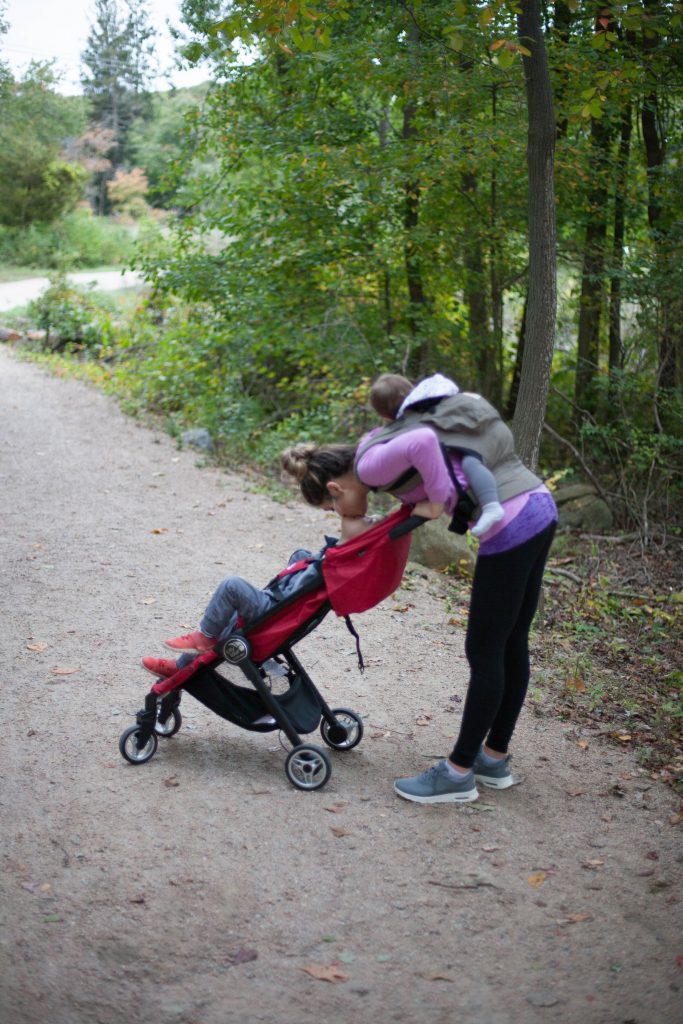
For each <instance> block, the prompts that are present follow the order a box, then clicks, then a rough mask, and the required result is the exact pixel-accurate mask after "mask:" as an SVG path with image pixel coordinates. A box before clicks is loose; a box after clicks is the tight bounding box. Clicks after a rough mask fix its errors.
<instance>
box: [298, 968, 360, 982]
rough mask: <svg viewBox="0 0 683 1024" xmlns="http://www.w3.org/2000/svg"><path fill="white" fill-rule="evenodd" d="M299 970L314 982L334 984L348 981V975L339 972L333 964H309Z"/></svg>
mask: <svg viewBox="0 0 683 1024" xmlns="http://www.w3.org/2000/svg"><path fill="white" fill-rule="evenodd" d="M301 970H302V971H305V972H306V974H310V976H311V977H312V978H315V979H316V981H330V982H332V983H334V984H336V983H337V982H339V981H348V980H349V976H348V974H344V972H343V971H340V970H339V968H338V967H336V966H335V964H309V965H308V966H307V967H302V968H301Z"/></svg>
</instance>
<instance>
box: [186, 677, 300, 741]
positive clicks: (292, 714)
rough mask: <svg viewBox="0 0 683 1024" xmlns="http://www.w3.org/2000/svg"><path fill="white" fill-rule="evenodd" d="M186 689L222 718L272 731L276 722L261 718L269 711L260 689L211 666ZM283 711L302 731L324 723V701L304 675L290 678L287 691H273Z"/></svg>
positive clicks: (293, 725)
mask: <svg viewBox="0 0 683 1024" xmlns="http://www.w3.org/2000/svg"><path fill="white" fill-rule="evenodd" d="M185 690H186V691H187V692H188V693H189V694H190V696H192V697H194V698H195V700H198V701H199V702H200V703H201V704H204V706H205V707H207V708H208V709H209V710H210V711H213V712H214V714H216V715H218V716H219V717H220V718H225V719H227V721H228V722H232V723H233V724H234V725H238V726H239V727H240V728H241V729H248V730H250V731H252V732H272V731H273V729H277V728H278V725H277V723H276V722H271V723H267V722H260V723H258V724H257V722H258V719H259V718H260V717H263V716H264V715H265V714H266V708H265V705H264V703H263V699H262V698H261V697H260V696H259V694H258V693H257V691H256V690H254V689H251V688H250V687H247V686H238V685H237V684H236V683H233V682H231V681H230V680H229V679H226V678H225V677H224V676H222V675H220V674H219V673H218V672H216V671H214V670H213V669H211V668H202V669H200V671H199V672H197V673H195V675H194V676H193V677H192V679H191V680H190V681H189V682H188V683H186V684H185ZM272 697H273V700H275V701H276V703H277V705H278V707H279V708H280V712H281V714H282V715H284V716H286V718H287V720H288V722H289V724H290V726H291V727H292V728H293V729H295V730H296V732H300V733H309V732H313V731H314V730H315V729H317V728H318V725H319V724H320V703H319V701H318V700H317V699H316V697H315V694H314V693H312V692H311V690H310V689H309V688H308V687H307V686H306V684H305V681H304V680H303V679H302V677H301V676H300V675H293V678H291V679H289V686H288V687H287V689H286V690H285V691H284V692H283V693H277V694H275V693H274V694H272Z"/></svg>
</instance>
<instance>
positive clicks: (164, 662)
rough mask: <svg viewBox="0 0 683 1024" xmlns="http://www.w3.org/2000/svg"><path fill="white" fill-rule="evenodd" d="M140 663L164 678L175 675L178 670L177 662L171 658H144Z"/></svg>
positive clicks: (155, 674)
mask: <svg viewBox="0 0 683 1024" xmlns="http://www.w3.org/2000/svg"><path fill="white" fill-rule="evenodd" d="M140 664H141V665H142V667H143V668H145V669H147V671H148V672H151V673H152V675H153V676H157V677H159V676H163V678H164V679H168V677H169V676H174V675H175V674H176V672H177V671H178V665H177V663H176V662H175V661H171V659H170V658H143V659H142V661H141V662H140Z"/></svg>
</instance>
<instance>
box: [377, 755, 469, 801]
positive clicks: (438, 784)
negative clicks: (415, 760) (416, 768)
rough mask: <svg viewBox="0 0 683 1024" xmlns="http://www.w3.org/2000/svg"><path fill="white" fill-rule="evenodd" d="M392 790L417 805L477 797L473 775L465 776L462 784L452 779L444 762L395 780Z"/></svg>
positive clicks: (467, 799)
mask: <svg viewBox="0 0 683 1024" xmlns="http://www.w3.org/2000/svg"><path fill="white" fill-rule="evenodd" d="M394 789H395V790H396V792H397V793H398V795H399V796H402V797H403V799H404V800H414V801H415V803H418V804H450V803H460V802H466V801H469V800H476V799H477V797H478V796H479V793H478V792H477V787H476V786H475V784H474V775H472V774H471V773H470V774H469V775H466V776H465V777H464V778H463V780H462V782H460V781H459V780H458V779H454V778H453V776H452V775H451V773H450V772H449V770H448V768H447V767H446V762H445V761H439V762H438V763H437V764H434V765H432V767H431V768H428V769H427V771H426V772H422V774H421V775H414V776H413V777H412V778H409V779H397V780H396V782H395V783H394Z"/></svg>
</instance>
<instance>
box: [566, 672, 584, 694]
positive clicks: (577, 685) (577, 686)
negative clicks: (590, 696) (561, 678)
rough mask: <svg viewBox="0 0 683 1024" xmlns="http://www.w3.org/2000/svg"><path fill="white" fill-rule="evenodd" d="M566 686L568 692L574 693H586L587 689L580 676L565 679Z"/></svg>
mask: <svg viewBox="0 0 683 1024" xmlns="http://www.w3.org/2000/svg"><path fill="white" fill-rule="evenodd" d="M564 685H565V687H566V689H567V690H573V691H574V693H585V692H586V689H587V687H586V684H585V683H584V681H583V679H581V677H580V676H570V677H569V678H568V679H565V682H564Z"/></svg>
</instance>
